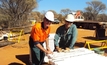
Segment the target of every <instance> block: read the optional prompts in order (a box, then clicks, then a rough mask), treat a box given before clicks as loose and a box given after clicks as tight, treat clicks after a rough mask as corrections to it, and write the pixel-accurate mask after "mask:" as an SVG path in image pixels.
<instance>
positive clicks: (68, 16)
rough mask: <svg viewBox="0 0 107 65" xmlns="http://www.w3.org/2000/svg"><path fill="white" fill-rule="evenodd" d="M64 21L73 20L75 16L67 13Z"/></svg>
mask: <svg viewBox="0 0 107 65" xmlns="http://www.w3.org/2000/svg"><path fill="white" fill-rule="evenodd" d="M65 20H66V21H69V22H74V21H75V17H74V15H72V14H68V15H67V17H66V18H65Z"/></svg>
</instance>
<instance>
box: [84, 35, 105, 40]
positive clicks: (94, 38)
mask: <svg viewBox="0 0 107 65" xmlns="http://www.w3.org/2000/svg"><path fill="white" fill-rule="evenodd" d="M83 38H84V39H90V40H93V41H94V40H106V39H107V36H105V37H99V38H98V37H93V36H88V37H83Z"/></svg>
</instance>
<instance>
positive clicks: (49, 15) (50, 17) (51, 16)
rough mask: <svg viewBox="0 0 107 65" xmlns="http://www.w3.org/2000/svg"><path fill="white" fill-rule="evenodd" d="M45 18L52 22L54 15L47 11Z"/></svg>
mask: <svg viewBox="0 0 107 65" xmlns="http://www.w3.org/2000/svg"><path fill="white" fill-rule="evenodd" d="M45 17H46V18H47V19H48V20H50V21H52V22H53V21H54V14H53V12H51V11H47V12H46V14H45Z"/></svg>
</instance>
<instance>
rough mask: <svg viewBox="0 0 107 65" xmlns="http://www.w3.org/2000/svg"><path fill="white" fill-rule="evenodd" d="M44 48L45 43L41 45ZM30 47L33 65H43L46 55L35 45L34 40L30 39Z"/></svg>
mask: <svg viewBox="0 0 107 65" xmlns="http://www.w3.org/2000/svg"><path fill="white" fill-rule="evenodd" d="M40 44H41V45H42V46H43V43H40ZM29 47H30V51H31V59H32V65H42V63H43V61H44V56H45V53H44V52H43V51H41V50H40V49H39V48H38V47H36V45H34V41H33V39H32V38H31V37H30V38H29Z"/></svg>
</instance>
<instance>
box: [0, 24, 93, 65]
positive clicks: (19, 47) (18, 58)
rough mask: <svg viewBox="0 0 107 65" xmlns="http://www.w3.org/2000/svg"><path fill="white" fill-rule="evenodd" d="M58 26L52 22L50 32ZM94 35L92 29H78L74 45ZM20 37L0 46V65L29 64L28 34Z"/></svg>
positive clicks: (77, 45)
mask: <svg viewBox="0 0 107 65" xmlns="http://www.w3.org/2000/svg"><path fill="white" fill-rule="evenodd" d="M59 26H60V25H58V24H55V25H54V24H52V25H51V27H52V30H51V33H54V32H55V30H56V28H57V27H59ZM94 37H95V31H94V30H84V29H78V38H77V43H76V45H75V47H83V43H84V42H85V41H92V38H94ZM22 38H23V39H22ZM21 39H22V40H21V41H20V43H15V44H11V45H8V46H5V47H1V48H0V65H29V46H28V41H29V34H26V35H23V36H22V37H21Z"/></svg>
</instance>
